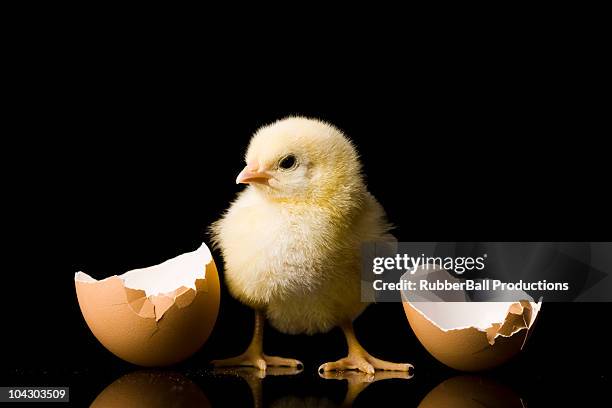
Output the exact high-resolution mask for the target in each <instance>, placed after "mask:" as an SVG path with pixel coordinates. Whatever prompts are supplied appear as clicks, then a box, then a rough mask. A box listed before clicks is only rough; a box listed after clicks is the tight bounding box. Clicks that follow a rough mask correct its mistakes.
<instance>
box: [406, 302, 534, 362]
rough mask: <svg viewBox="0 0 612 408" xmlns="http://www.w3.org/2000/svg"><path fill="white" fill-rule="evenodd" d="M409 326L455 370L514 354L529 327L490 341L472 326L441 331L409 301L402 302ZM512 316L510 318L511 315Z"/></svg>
mask: <svg viewBox="0 0 612 408" xmlns="http://www.w3.org/2000/svg"><path fill="white" fill-rule="evenodd" d="M403 305H404V311H405V312H406V316H407V317H408V322H409V323H410V327H411V328H412V330H413V331H414V334H415V335H416V336H417V338H418V339H419V341H420V342H421V344H422V345H423V346H424V347H425V349H427V351H429V353H430V354H431V355H432V356H434V357H435V358H436V359H437V360H438V361H440V362H442V363H444V364H446V365H447V366H449V367H452V368H454V369H457V370H462V371H479V370H486V369H490V368H493V367H496V366H498V365H500V364H503V363H505V362H506V361H508V360H509V359H510V358H512V357H513V356H514V355H516V354H517V353H518V352H519V351H520V350H521V348H522V347H523V344H524V343H525V340H526V336H527V333H528V330H529V329H528V328H520V329H519V328H518V327H515V329H517V330H518V331H516V332H515V333H513V334H511V335H509V336H508V337H505V336H503V335H498V336H496V337H495V339H494V343H493V344H490V343H489V339H488V337H487V333H486V332H484V331H481V330H479V329H476V328H474V327H468V328H462V329H456V330H442V329H441V328H440V327H438V326H437V325H436V324H434V323H433V322H432V321H431V320H429V319H428V318H426V317H425V316H424V315H423V314H422V313H421V312H420V311H419V310H417V309H416V308H415V307H414V306H413V305H412V304H410V303H409V302H403ZM510 319H513V317H510Z"/></svg>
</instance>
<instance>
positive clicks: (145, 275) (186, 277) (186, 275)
mask: <svg viewBox="0 0 612 408" xmlns="http://www.w3.org/2000/svg"><path fill="white" fill-rule="evenodd" d="M210 261H212V255H211V253H210V250H209V249H208V247H207V246H206V244H204V243H202V245H201V246H200V247H199V248H198V249H197V250H195V251H193V252H187V253H185V254H182V255H179V256H177V257H175V258H172V259H169V260H167V261H165V262H162V263H160V264H158V265H154V266H150V267H148V268H139V269H133V270H131V271H128V272H125V273H124V274H122V275H119V278H121V279H122V280H123V284H124V286H125V287H126V288H130V289H139V290H144V291H145V294H146V296H147V297H148V296H154V295H162V294H167V293H171V292H174V291H175V290H176V289H178V288H180V287H181V286H184V287H187V288H192V289H194V290H195V289H196V286H195V284H196V280H197V279H204V278H205V277H206V265H207V264H208V263H209V262H210ZM74 279H75V281H77V282H83V283H94V282H97V280H95V279H94V278H92V277H91V276H89V275H88V274H86V273H84V272H80V271H79V272H77V273H76V274H75V275H74ZM107 279H108V278H107Z"/></svg>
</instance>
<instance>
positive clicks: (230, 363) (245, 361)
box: [211, 351, 303, 371]
mask: <svg viewBox="0 0 612 408" xmlns="http://www.w3.org/2000/svg"><path fill="white" fill-rule="evenodd" d="M211 363H212V365H213V366H215V367H238V366H242V367H255V368H258V369H260V370H262V371H265V370H266V368H267V367H273V366H274V367H297V368H301V367H303V364H302V362H301V361H299V360H295V359H293V358H284V357H276V356H268V355H266V354H263V353H253V352H250V351H246V352H245V353H243V354H241V355H239V356H236V357H230V358H226V359H223V360H213V361H212V362H211Z"/></svg>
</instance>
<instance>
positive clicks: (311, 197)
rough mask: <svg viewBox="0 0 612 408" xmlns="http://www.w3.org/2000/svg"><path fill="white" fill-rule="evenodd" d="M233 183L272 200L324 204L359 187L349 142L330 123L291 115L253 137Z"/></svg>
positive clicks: (354, 155) (355, 157) (357, 167)
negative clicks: (242, 164) (245, 186)
mask: <svg viewBox="0 0 612 408" xmlns="http://www.w3.org/2000/svg"><path fill="white" fill-rule="evenodd" d="M245 161H246V163H247V165H246V167H245V168H244V170H242V172H241V173H240V174H239V175H238V178H237V179H236V183H245V184H250V185H251V186H252V188H255V189H257V190H258V191H259V192H261V193H262V194H264V195H265V196H266V197H267V198H269V199H272V200H277V201H291V202H296V203H297V202H312V201H316V202H318V203H324V202H326V201H329V200H333V199H334V198H335V197H338V196H341V195H345V196H346V195H351V194H352V193H354V192H356V191H361V189H362V188H363V179H362V176H361V165H360V162H359V158H358V154H357V151H356V150H355V148H354V146H353V144H352V143H351V142H350V141H349V140H348V139H347V138H346V137H345V136H344V135H343V134H342V132H341V131H339V130H338V129H337V128H335V127H334V126H332V125H330V124H328V123H325V122H322V121H320V120H316V119H308V118H302V117H290V118H286V119H282V120H279V121H277V122H275V123H273V124H271V125H268V126H265V127H262V128H261V129H259V130H258V131H257V132H256V133H255V134H254V135H253V137H252V139H251V142H250V144H249V148H248V150H247V153H246V157H245Z"/></svg>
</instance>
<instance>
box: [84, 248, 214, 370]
mask: <svg viewBox="0 0 612 408" xmlns="http://www.w3.org/2000/svg"><path fill="white" fill-rule="evenodd" d="M200 250H205V251H206V252H208V254H209V255H208V263H203V264H202V265H201V266H200V268H202V270H205V273H202V274H201V278H198V279H196V280H195V282H194V284H193V286H194V288H195V289H194V288H187V287H184V286H179V287H177V288H176V289H175V290H174V291H172V292H170V293H165V294H156V295H149V296H147V295H146V292H145V290H139V289H134V288H128V287H125V285H124V279H122V277H121V276H113V277H110V278H107V279H104V280H101V281H96V280H94V279H92V278H90V277H89V276H88V275H86V274H82V273H78V274H77V275H79V274H81V275H80V276H79V277H75V286H76V292H77V298H78V302H79V306H80V308H81V312H82V313H83V317H84V318H85V321H86V322H87V325H88V326H89V328H90V329H91V331H92V333H93V334H94V336H95V337H96V338H97V339H98V340H99V341H100V343H102V344H103V345H104V347H106V348H107V349H108V350H109V351H111V352H112V353H113V354H115V355H116V356H118V357H120V358H122V359H124V360H126V361H129V362H130V363H134V364H138V365H141V366H148V367H151V366H164V365H169V364H174V363H178V362H180V361H182V360H184V359H186V358H187V357H189V356H191V355H192V354H193V353H195V352H196V351H197V350H198V349H199V348H200V347H202V345H203V344H204V343H205V342H206V340H207V339H208V337H209V335H210V333H211V332H212V329H213V326H214V324H215V321H216V319H217V314H218V312H219V301H220V285H219V274H218V272H217V268H216V266H215V263H214V261H213V260H212V257H210V252H209V251H208V248H205V245H204V244H203V247H201V248H200V249H199V250H198V251H200ZM183 272H184V271H182V270H181V264H180V263H179V264H177V265H176V274H177V275H178V274H181V273H183ZM124 275H125V274H124ZM122 276H123V275H122Z"/></svg>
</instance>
